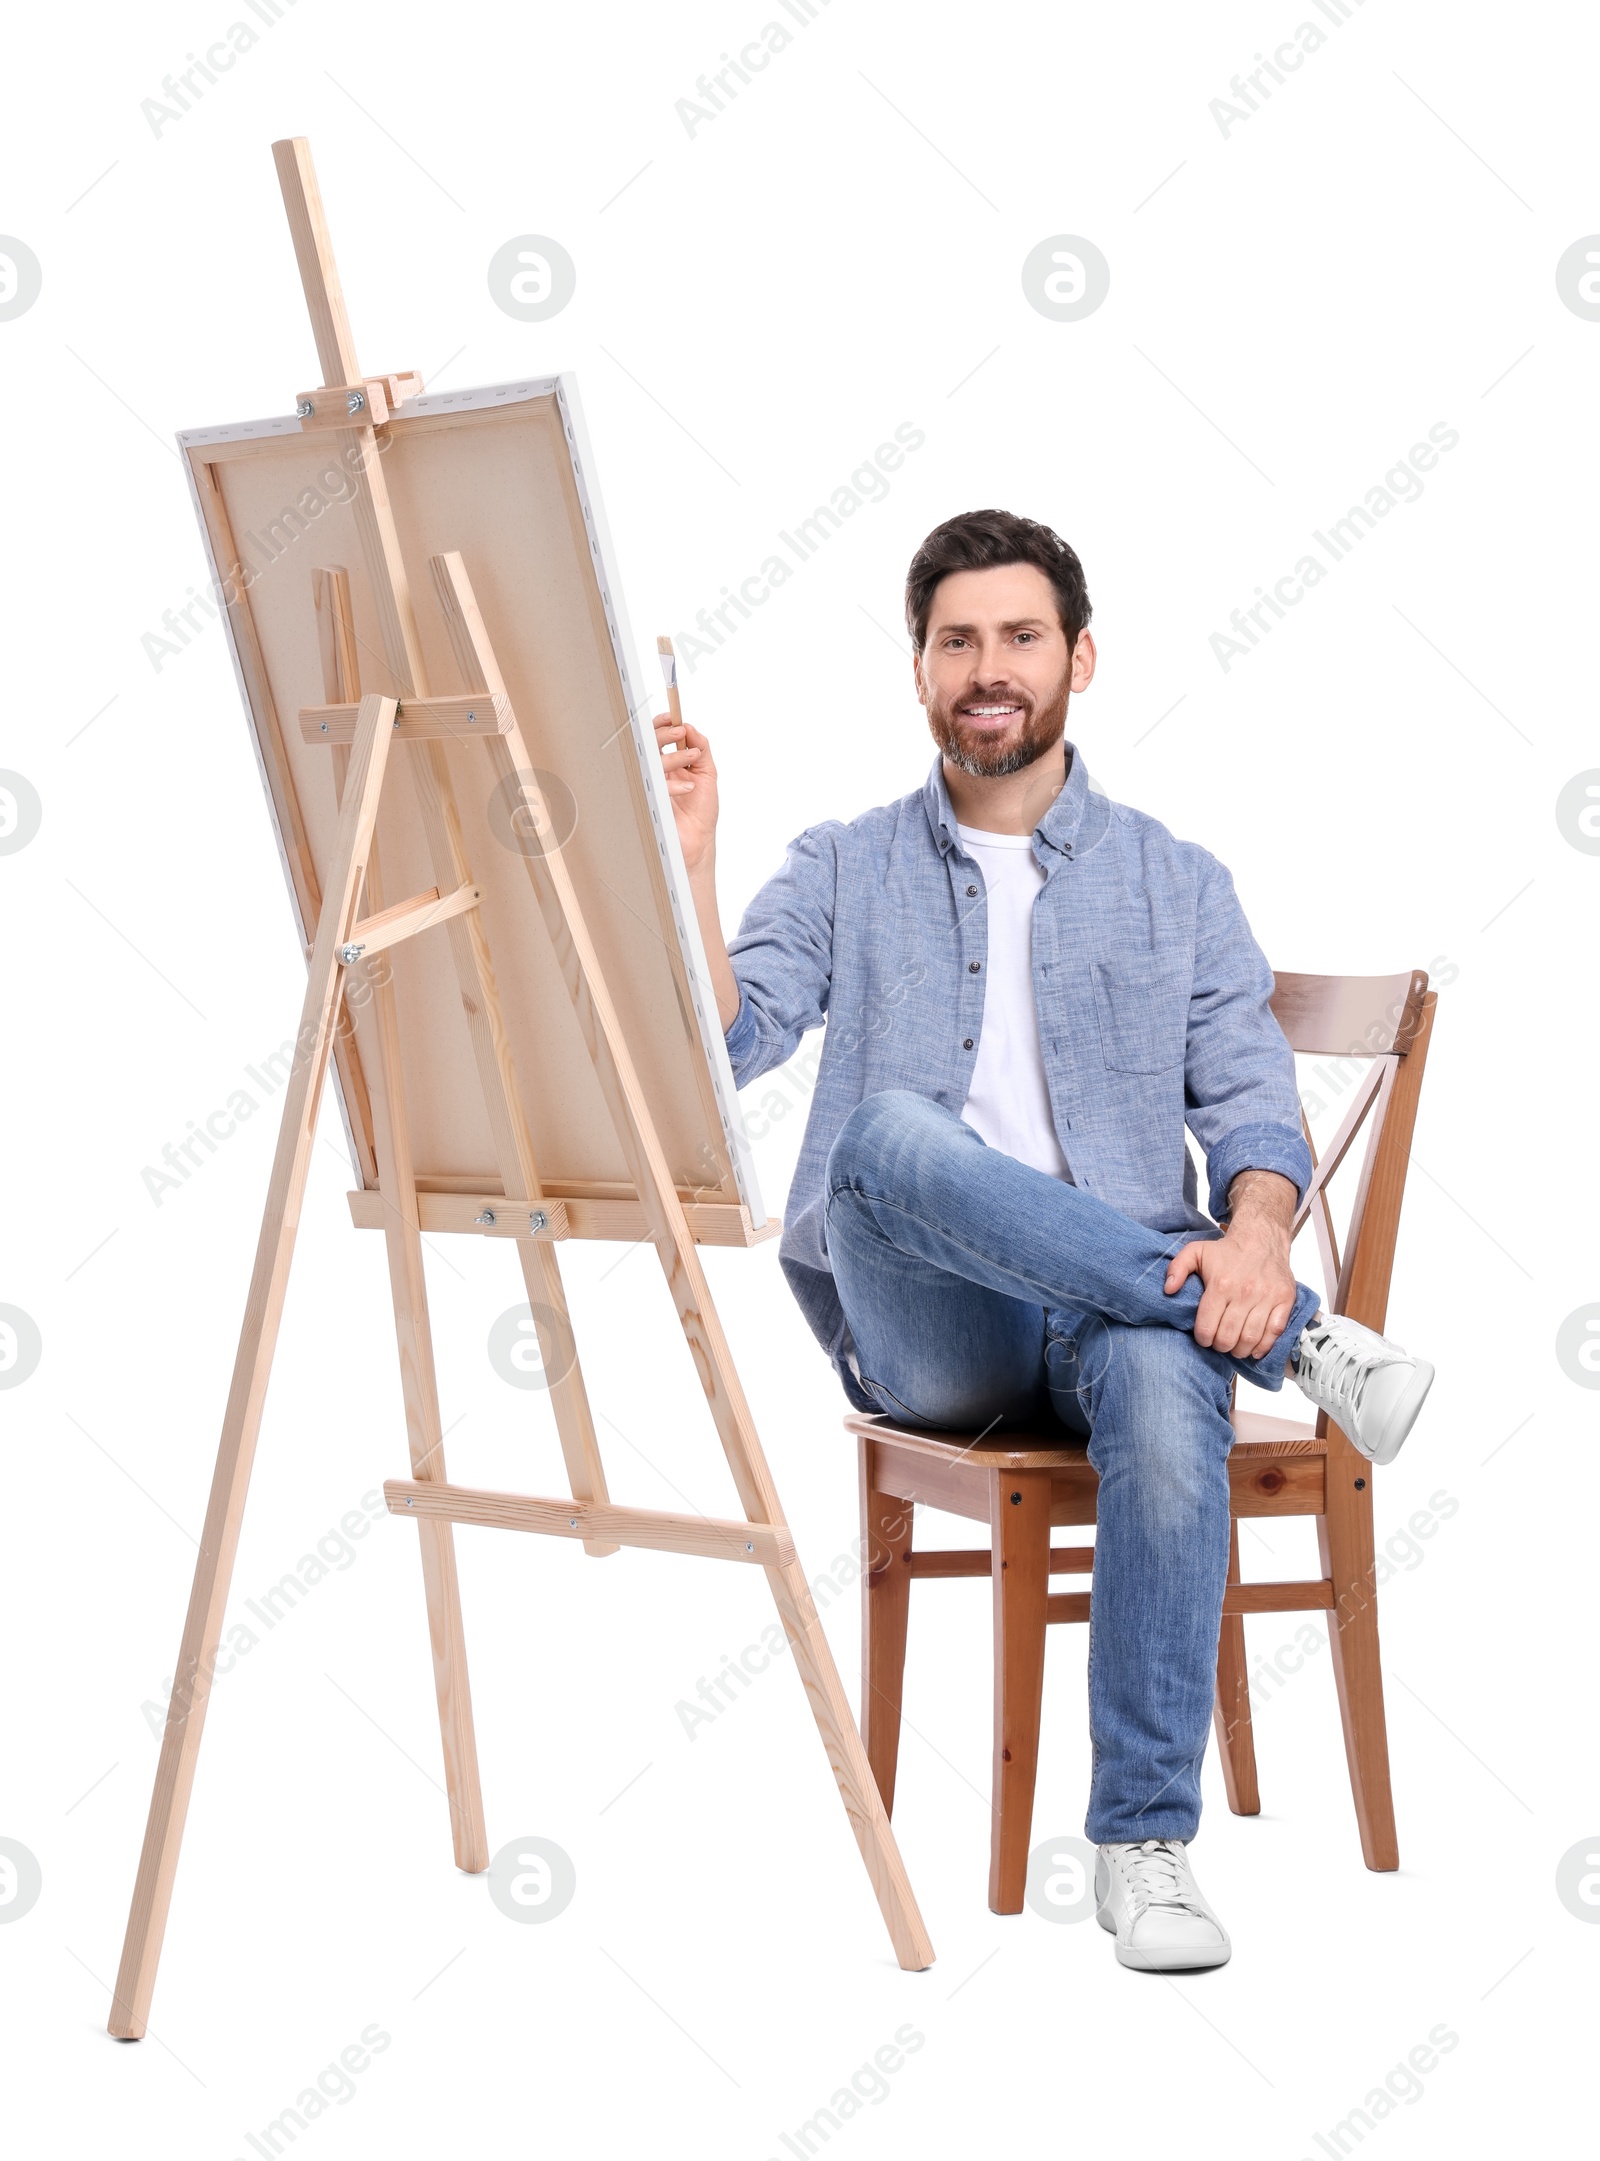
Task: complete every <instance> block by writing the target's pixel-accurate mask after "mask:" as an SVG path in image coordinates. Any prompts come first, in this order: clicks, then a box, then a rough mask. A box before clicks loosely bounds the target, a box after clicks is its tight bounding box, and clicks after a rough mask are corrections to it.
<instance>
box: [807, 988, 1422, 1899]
mask: <svg viewBox="0 0 1600 2161" xmlns="http://www.w3.org/2000/svg"><path fill="white" fill-rule="evenodd" d="M1435 996H1436V994H1435V993H1433V992H1430V991H1429V989H1428V978H1427V975H1426V974H1425V973H1424V972H1423V971H1422V970H1421V969H1418V970H1416V971H1415V972H1414V973H1412V974H1410V975H1396V976H1314V975H1280V976H1279V977H1278V978H1277V987H1276V989H1275V991H1274V993H1273V999H1272V1009H1273V1011H1274V1013H1276V1015H1277V1017H1278V1021H1279V1024H1280V1025H1281V1027H1282V1028H1283V1031H1284V1034H1285V1035H1286V1036H1287V1037H1288V1039H1289V1042H1290V1044H1291V1046H1292V1047H1293V1048H1294V1049H1295V1050H1296V1051H1300V1052H1305V1053H1309V1054H1311V1055H1313V1056H1318V1057H1323V1058H1330V1059H1332V1060H1334V1061H1335V1064H1334V1066H1333V1067H1332V1069H1331V1070H1330V1069H1328V1068H1323V1069H1322V1071H1323V1073H1324V1076H1325V1077H1324V1079H1323V1082H1322V1086H1323V1088H1324V1089H1325V1090H1326V1089H1340V1090H1342V1088H1343V1087H1345V1086H1348V1085H1350V1080H1351V1075H1352V1073H1355V1074H1357V1075H1359V1077H1358V1078H1357V1079H1356V1081H1355V1086H1354V1093H1353V1095H1352V1098H1351V1101H1350V1106H1349V1109H1348V1111H1347V1112H1346V1114H1345V1116H1344V1119H1343V1121H1342V1122H1341V1124H1340V1126H1339V1128H1338V1130H1337V1132H1336V1133H1335V1134H1334V1136H1333V1139H1332V1140H1331V1141H1330V1142H1329V1144H1328V1148H1327V1151H1326V1153H1325V1155H1324V1156H1323V1158H1322V1159H1321V1161H1320V1162H1317V1159H1316V1151H1315V1148H1314V1147H1313V1148H1312V1160H1313V1162H1314V1163H1315V1164H1316V1170H1315V1175H1314V1177H1313V1179H1312V1183H1311V1186H1310V1189H1309V1190H1308V1192H1307V1193H1306V1196H1305V1198H1304V1200H1303V1201H1302V1203H1301V1206H1300V1212H1299V1214H1298V1216H1297V1217H1296V1219H1295V1229H1296V1231H1297V1232H1298V1231H1299V1230H1300V1229H1301V1228H1303V1226H1304V1224H1305V1222H1306V1220H1307V1218H1308V1217H1309V1218H1311V1219H1312V1221H1313V1222H1314V1225H1315V1229H1316V1236H1317V1244H1318V1248H1319V1251H1320V1255H1321V1261H1322V1273H1323V1284H1324V1290H1325V1293H1326V1302H1327V1305H1328V1307H1329V1308H1330V1309H1331V1310H1332V1311H1334V1312H1338V1313H1347V1314H1349V1315H1350V1316H1351V1317H1352V1318H1353V1319H1355V1320H1358V1321H1362V1322H1364V1323H1365V1324H1366V1326H1367V1327H1369V1328H1375V1329H1379V1330H1381V1329H1382V1328H1383V1325H1384V1319H1385V1314H1386V1311H1387V1307H1388V1300H1389V1278H1390V1273H1391V1270H1392V1267H1393V1264H1394V1249H1395V1238H1396V1234H1397V1232H1398V1230H1399V1225H1400V1203H1401V1199H1402V1197H1403V1195H1404V1192H1405V1181H1406V1167H1407V1163H1408V1161H1409V1157H1410V1148H1411V1133H1412V1128H1413V1126H1414V1124H1415V1122H1416V1114H1417V1098H1418V1095H1419V1093H1420V1090H1421V1087H1422V1072H1423V1064H1424V1061H1425V1059H1426V1057H1427V1053H1428V1038H1429V1033H1430V1031H1431V1028H1432V1023H1433V1008H1434V1003H1435ZM1356 1059H1365V1060H1368V1061H1370V1062H1369V1063H1368V1065H1367V1067H1366V1070H1365V1072H1362V1071H1361V1069H1360V1068H1359V1067H1354V1068H1352V1067H1351V1065H1350V1063H1349V1061H1351V1060H1356ZM1369 1117H1370V1128H1369V1132H1368V1137H1367V1144H1366V1149H1365V1152H1364V1154H1363V1156H1362V1158H1361V1167H1360V1171H1359V1175H1358V1177H1357V1180H1356V1187H1355V1193H1354V1197H1353V1200H1352V1204H1351V1212H1350V1218H1349V1224H1348V1231H1347V1235H1346V1241H1345V1250H1344V1253H1343V1255H1342V1256H1341V1255H1340V1252H1339V1248H1338V1244H1337V1240H1336V1236H1335V1229H1334V1219H1333V1213H1332V1210H1331V1208H1330V1206H1329V1202H1328V1197H1327V1184H1328V1181H1329V1179H1330V1178H1331V1177H1332V1176H1333V1174H1334V1173H1335V1172H1336V1171H1337V1170H1338V1168H1339V1166H1340V1164H1341V1163H1342V1162H1344V1160H1345V1158H1346V1157H1347V1155H1348V1154H1349V1152H1350V1149H1351V1146H1352V1143H1353V1142H1354V1140H1355V1138H1356V1135H1357V1133H1358V1132H1359V1130H1360V1128H1361V1126H1362V1124H1363V1122H1364V1121H1366V1120H1368V1118H1369ZM1303 1118H1304V1114H1303V1113H1302V1120H1303ZM1306 1139H1307V1142H1308V1144H1309V1143H1310V1141H1311V1131H1310V1127H1309V1125H1307V1126H1306ZM845 1424H846V1427H847V1428H848V1429H849V1430H850V1431H851V1432H853V1433H855V1434H856V1435H857V1436H858V1444H859V1449H860V1463H861V1534H862V1576H861V1584H862V1626H861V1732H862V1738H863V1740H864V1741H865V1743H866V1748H867V1755H868V1759H869V1761H870V1762H871V1765H872V1770H873V1774H874V1776H875V1777H876V1779H877V1781H878V1790H879V1792H880V1793H881V1794H882V1796H883V1803H884V1807H885V1808H886V1809H888V1810H890V1811H892V1810H893V1807H894V1788H895V1767H896V1762H897V1758H898V1754H899V1745H900V1700H901V1689H902V1684H903V1680H904V1674H905V1655H906V1623H907V1618H908V1614H909V1608H910V1598H911V1584H912V1580H913V1578H915V1577H938V1576H991V1577H992V1579H993V1584H994V1773H993V1787H992V1807H993V1812H994V1823H993V1834H992V1840H991V1848H990V1860H989V1904H990V1906H991V1907H992V1908H993V1909H994V1911H995V1912H996V1913H1019V1912H1020V1911H1021V1910H1022V1895H1023V1887H1024V1881H1025V1878H1026V1874H1027V1862H1028V1846H1029V1838H1030V1834H1031V1829H1032V1819H1033V1789H1034V1775H1035V1770H1036V1767H1037V1764H1038V1755H1039V1715H1040V1704H1041V1700H1042V1693H1043V1682H1044V1642H1045V1630H1046V1628H1047V1627H1048V1626H1049V1624H1050V1623H1051V1622H1054V1621H1087V1620H1088V1618H1089V1599H1090V1594H1089V1592H1088V1591H1086V1590H1079V1591H1052V1590H1051V1589H1050V1578H1051V1576H1053V1575H1065V1576H1072V1575H1079V1576H1082V1575H1089V1574H1090V1573H1092V1571H1093V1567H1094V1548H1093V1547H1092V1546H1060V1547H1053V1546H1052V1545H1051V1543H1050V1533H1051V1530H1052V1528H1053V1527H1054V1526H1056V1525H1057V1524H1085V1523H1093V1522H1094V1520H1095V1489H1096V1486H1097V1485H1098V1483H1099V1481H1098V1478H1097V1476H1096V1474H1095V1472H1094V1470H1093V1469H1092V1467H1091V1466H1090V1463H1089V1460H1088V1455H1087V1452H1086V1450H1085V1449H1084V1448H1083V1447H1081V1446H1072V1445H1067V1446H1063V1445H1062V1444H1061V1443H1060V1441H1059V1439H1055V1438H1052V1437H1051V1434H1049V1433H1019V1432H1017V1431H1015V1430H1013V1431H1009V1432H1005V1433H999V1434H991V1435H988V1436H973V1435H971V1434H964V1433H948V1432H933V1431H929V1430H927V1429H925V1428H917V1427H913V1426H906V1425H901V1424H897V1423H896V1422H895V1421H894V1420H892V1419H890V1418H887V1417H882V1416H870V1415H865V1416H864V1415H859V1414H852V1415H851V1416H850V1417H848V1418H847V1419H846V1420H845ZM1233 1427H1234V1434H1235V1440H1234V1445H1233V1448H1232V1451H1231V1452H1230V1455H1229V1460H1228V1471H1229V1478H1230V1482H1231V1486H1232V1509H1233V1517H1234V1522H1233V1524H1232V1527H1231V1528H1232V1540H1231V1548H1230V1558H1229V1568H1228V1590H1227V1593H1226V1596H1225V1599H1224V1604H1223V1619H1222V1631H1221V1640H1220V1643H1219V1645H1218V1653H1217V1700H1216V1733H1217V1741H1218V1746H1219V1748H1220V1750H1221V1755H1222V1767H1223V1776H1224V1781H1225V1783H1226V1787H1227V1794H1228V1805H1229V1807H1230V1808H1231V1809H1232V1810H1233V1812H1234V1813H1235V1814H1236V1815H1240V1816H1254V1815H1258V1814H1259V1813H1260V1809H1261V1799H1260V1793H1259V1789H1258V1787H1257V1783H1256V1758H1255V1742H1254V1737H1253V1735H1252V1731H1251V1724H1250V1685H1249V1680H1248V1677H1247V1673H1246V1668H1245V1645H1244V1619H1243V1616H1244V1615H1245V1614H1247V1613H1296V1612H1303V1611H1319V1610H1320V1611H1325V1612H1328V1613H1330V1614H1332V1615H1333V1616H1334V1618H1333V1620H1332V1622H1331V1623H1330V1626H1329V1643H1330V1646H1331V1648H1332V1652H1333V1670H1334V1678H1335V1681H1336V1684H1337V1688H1338V1696H1339V1711H1340V1716H1341V1718H1342V1720H1343V1724H1344V1742H1345V1754H1346V1756H1347V1758H1348V1760H1349V1765H1350V1786H1351V1791H1352V1793H1353V1795H1354V1798H1355V1811H1356V1822H1357V1824H1358V1826H1359V1827H1360V1832H1361V1850H1362V1853H1363V1855H1364V1856H1365V1859H1366V1863H1367V1866H1368V1868H1373V1869H1394V1868H1398V1867H1399V1865H1400V1857H1399V1849H1398V1847H1397V1845H1396V1843H1395V1828H1394V1803H1393V1798H1392V1795H1391V1793H1390V1787H1389V1744H1388V1737H1387V1733H1386V1730H1385V1724H1384V1708H1383V1675H1382V1671H1381V1668H1380V1665H1379V1658H1378V1606H1377V1596H1376V1576H1375V1565H1374V1555H1373V1531H1372V1465H1371V1464H1370V1463H1368V1462H1367V1460H1366V1458H1365V1457H1363V1456H1361V1455H1358V1454H1357V1452H1356V1450H1355V1449H1354V1448H1352V1447H1351V1445H1350V1443H1349V1441H1348V1440H1347V1439H1346V1438H1345V1436H1344V1435H1343V1434H1342V1433H1341V1432H1340V1431H1339V1430H1338V1428H1337V1427H1336V1426H1330V1425H1329V1424H1328V1421H1327V1419H1326V1417H1325V1416H1324V1415H1322V1414H1319V1415H1318V1417H1317V1419H1316V1422H1315V1424H1311V1423H1300V1422H1297V1421H1293V1420H1290V1419H1285V1418H1267V1417H1262V1416H1260V1415H1259V1414H1258V1413H1256V1412H1253V1411H1240V1410H1237V1409H1236V1410H1235V1411H1234V1412H1233ZM1062 1430H1063V1429H1062V1428H1061V1427H1060V1426H1059V1425H1052V1432H1053V1433H1054V1434H1055V1435H1059V1434H1060V1433H1061V1432H1062ZM916 1501H923V1502H925V1503H926V1504H927V1505H928V1506H929V1507H932V1508H941V1509H948V1510H950V1511H951V1512H952V1513H953V1514H955V1515H958V1516H968V1517H971V1518H972V1519H973V1520H974V1521H976V1522H979V1523H987V1524H988V1526H989V1534H990V1548H989V1550H988V1551H987V1552H985V1551H983V1550H982V1549H981V1548H978V1549H970V1548H969V1549H963V1550H959V1551H954V1552H919V1551H917V1550H916V1549H915V1548H914V1546H913V1544H912V1507H911V1504H912V1503H914V1502H916ZM1241 1516H1314V1517H1315V1518H1316V1521H1317V1545H1318V1551H1319V1554H1320V1556H1321V1565H1322V1574H1321V1576H1320V1577H1317V1578H1311V1579H1307V1580H1304V1581H1300V1582H1286V1583H1250V1584H1246V1583H1243V1582H1241V1581H1240V1571H1239V1527H1238V1519H1239V1518H1240V1517H1241Z"/></svg>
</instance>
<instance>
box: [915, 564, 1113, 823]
mask: <svg viewBox="0 0 1600 2161" xmlns="http://www.w3.org/2000/svg"><path fill="white" fill-rule="evenodd" d="M1093 673H1094V641H1093V639H1092V638H1091V637H1090V636H1089V633H1088V632H1087V631H1084V632H1082V633H1081V634H1080V636H1079V639H1078V643H1077V647H1076V649H1075V651H1071V652H1069V650H1068V647H1067V637H1066V632H1065V631H1064V630H1063V629H1062V627H1061V610H1060V606H1059V603H1058V601H1057V598H1056V592H1055V588H1054V586H1053V585H1052V584H1051V583H1050V580H1049V579H1048V578H1047V577H1046V576H1045V574H1044V572H1043V571H1042V570H1039V569H1036V568H1035V566H1034V565H1033V564H1032V563H1006V564H1003V565H1002V566H1001V567H1000V568H998V569H996V570H958V571H953V572H952V573H951V575H950V576H949V577H948V578H944V579H941V580H940V583H939V585H938V587H937V588H936V590H935V592H934V596H933V604H932V607H931V608H930V610H929V613H928V633H927V642H926V644H925V645H924V647H923V649H922V652H921V653H920V654H919V655H918V656H917V661H916V681H917V696H918V697H919V698H920V699H921V700H922V703H923V704H924V705H925V706H926V707H927V712H928V728H929V731H930V732H931V734H932V736H933V739H934V741H935V742H936V743H937V744H938V746H939V748H940V750H941V751H942V752H943V753H944V755H945V757H946V758H948V759H949V761H950V763H951V764H952V765H954V766H958V767H959V768H960V769H961V771H962V772H964V773H971V774H973V775H975V776H976V777H977V778H979V779H985V780H993V779H998V778H999V777H1000V776H1001V775H1002V774H1006V773H1018V772H1021V770H1022V769H1023V767H1024V766H1028V765H1032V764H1033V762H1034V760H1035V759H1036V758H1039V757H1042V756H1043V755H1044V753H1045V752H1046V751H1048V750H1050V749H1052V748H1053V747H1054V746H1055V745H1056V744H1057V743H1059V742H1060V740H1061V737H1062V733H1063V731H1064V730H1065V728H1066V724H1067V699H1068V696H1069V694H1070V693H1071V692H1072V691H1074V690H1082V689H1084V688H1085V687H1086V685H1087V684H1088V681H1089V679H1090V677H1091V676H1092V675H1093Z"/></svg>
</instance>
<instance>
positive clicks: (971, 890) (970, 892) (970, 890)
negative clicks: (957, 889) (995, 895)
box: [967, 885, 978, 900]
mask: <svg viewBox="0 0 1600 2161" xmlns="http://www.w3.org/2000/svg"><path fill="white" fill-rule="evenodd" d="M977 897H978V888H977V887H976V886H975V885H969V886H968V887H967V898H968V900H976V899H977Z"/></svg>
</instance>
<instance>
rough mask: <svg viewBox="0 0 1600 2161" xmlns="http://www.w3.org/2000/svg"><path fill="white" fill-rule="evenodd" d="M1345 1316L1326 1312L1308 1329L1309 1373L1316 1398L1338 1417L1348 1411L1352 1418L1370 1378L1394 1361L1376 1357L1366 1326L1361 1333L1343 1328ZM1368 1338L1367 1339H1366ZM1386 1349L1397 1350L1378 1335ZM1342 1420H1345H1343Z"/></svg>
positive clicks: (1386, 1338) (1378, 1339)
mask: <svg viewBox="0 0 1600 2161" xmlns="http://www.w3.org/2000/svg"><path fill="white" fill-rule="evenodd" d="M1341 1318H1342V1316H1341V1315H1339V1314H1337V1313H1330V1314H1327V1315H1326V1316H1325V1317H1324V1318H1323V1319H1322V1320H1320V1321H1313V1322H1312V1324H1311V1325H1310V1327H1308V1328H1307V1330H1306V1335H1307V1337H1308V1338H1309V1341H1310V1345H1311V1353H1312V1372H1311V1375H1310V1376H1309V1377H1310V1379H1311V1380H1312V1384H1313V1387H1314V1388H1315V1391H1316V1397H1317V1401H1318V1402H1319V1403H1320V1404H1321V1405H1322V1407H1323V1409H1324V1410H1328V1411H1332V1412H1333V1413H1334V1414H1335V1416H1337V1414H1338V1413H1339V1412H1340V1411H1341V1410H1344V1411H1348V1412H1349V1413H1350V1415H1351V1416H1352V1418H1354V1417H1356V1416H1357V1415H1359V1413H1360V1410H1361V1398H1362V1395H1363V1393H1364V1392H1365V1389H1366V1383H1367V1377H1368V1375H1369V1374H1371V1373H1374V1372H1376V1371H1377V1369H1378V1367H1379V1366H1380V1365H1386V1364H1389V1363H1391V1361H1390V1360H1388V1359H1382V1358H1378V1357H1375V1356H1374V1354H1373V1352H1372V1350H1371V1349H1370V1348H1369V1347H1368V1346H1369V1342H1370V1341H1371V1340H1374V1338H1373V1336H1372V1335H1371V1333H1370V1332H1369V1331H1367V1330H1365V1329H1363V1330H1361V1331H1360V1333H1357V1332H1355V1331H1354V1330H1352V1329H1347V1328H1342V1327H1341V1326H1340V1325H1339V1323H1340V1320H1341ZM1364 1339H1365V1340H1364ZM1375 1340H1376V1341H1377V1342H1378V1343H1381V1344H1382V1345H1383V1347H1384V1349H1385V1350H1386V1351H1397V1350H1398V1346H1397V1345H1394V1344H1391V1343H1390V1341H1389V1339H1388V1337H1387V1336H1376V1337H1375ZM1341 1423H1342V1421H1341Z"/></svg>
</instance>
